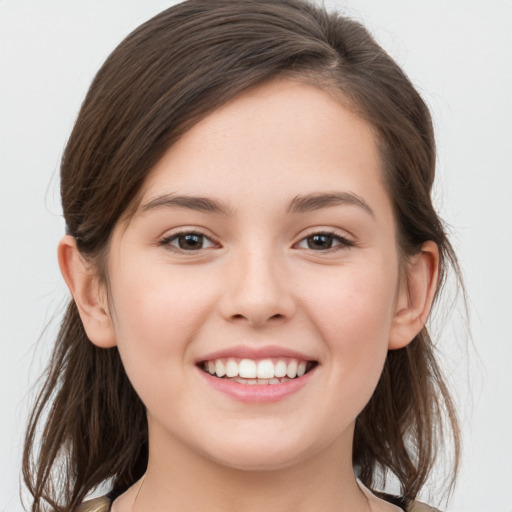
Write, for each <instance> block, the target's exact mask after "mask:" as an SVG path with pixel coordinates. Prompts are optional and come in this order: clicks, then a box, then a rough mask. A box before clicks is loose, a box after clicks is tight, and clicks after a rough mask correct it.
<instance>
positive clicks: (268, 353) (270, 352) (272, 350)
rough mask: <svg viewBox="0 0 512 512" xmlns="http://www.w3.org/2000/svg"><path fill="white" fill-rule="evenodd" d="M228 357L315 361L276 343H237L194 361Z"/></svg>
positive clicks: (313, 358)
mask: <svg viewBox="0 0 512 512" xmlns="http://www.w3.org/2000/svg"><path fill="white" fill-rule="evenodd" d="M228 357H234V358H240V359H267V358H279V357H287V358H292V359H299V360H301V361H316V358H315V357H312V356H310V355H308V354H304V353H303V352H299V351H297V350H292V349H289V348H285V347H280V346H278V345H263V346H260V347H251V346H248V345H237V346H235V347H228V348H224V349H221V350H216V351H215V352H210V353H208V354H206V355H204V356H202V357H200V358H199V359H197V360H196V363H201V362H203V361H212V360H214V359H225V358H228Z"/></svg>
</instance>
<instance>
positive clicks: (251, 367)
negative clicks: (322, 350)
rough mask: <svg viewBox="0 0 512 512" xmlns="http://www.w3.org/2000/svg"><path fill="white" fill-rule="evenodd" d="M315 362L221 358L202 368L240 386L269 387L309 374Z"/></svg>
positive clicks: (292, 359) (203, 363)
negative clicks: (269, 385)
mask: <svg viewBox="0 0 512 512" xmlns="http://www.w3.org/2000/svg"><path fill="white" fill-rule="evenodd" d="M316 364H317V363H316V362H314V361H305V360H300V359H295V358H265V359H259V360H258V359H247V358H245V359H240V358H234V357H229V358H220V359H212V360H208V361H203V362H202V363H201V364H200V365H199V366H200V368H201V369H202V370H203V371H204V372H206V373H208V374H210V375H212V376H214V377H218V378H221V379H225V380H232V381H234V382H237V383H239V384H248V385H267V384H282V383H284V382H288V381H290V380H293V379H297V378H300V377H302V376H303V375H305V374H306V373H308V372H309V371H310V370H311V369H312V368H313V367H314V366H316Z"/></svg>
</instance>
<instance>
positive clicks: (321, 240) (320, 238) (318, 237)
mask: <svg viewBox="0 0 512 512" xmlns="http://www.w3.org/2000/svg"><path fill="white" fill-rule="evenodd" d="M353 245H354V244H353V243H352V242H351V241H350V240H347V239H346V238H344V237H342V236H340V235H337V234H335V233H313V234H311V235H309V236H307V237H306V238H303V239H302V240H301V241H300V242H299V243H298V244H297V247H299V248H300V249H311V250H313V251H329V250H330V249H336V248H337V247H339V248H340V249H341V248H343V247H351V246H353Z"/></svg>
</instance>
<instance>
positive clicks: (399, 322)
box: [388, 241, 439, 350]
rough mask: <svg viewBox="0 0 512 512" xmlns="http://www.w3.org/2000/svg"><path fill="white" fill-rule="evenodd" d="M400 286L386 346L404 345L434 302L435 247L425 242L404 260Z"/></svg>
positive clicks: (424, 321)
mask: <svg viewBox="0 0 512 512" xmlns="http://www.w3.org/2000/svg"><path fill="white" fill-rule="evenodd" d="M406 274H407V275H406V276H405V278H404V283H403V285H402V286H401V287H400V290H399V293H398V298H397V306H396V310H395V315H394V318H393V324H392V326H391V333H390V337H389V344H388V347H389V349H390V350H396V349H399V348H403V347H405V346H406V345H408V344H409V343H410V342H411V341H412V340H413V339H414V337H415V336H416V335H417V334H418V333H419V332H420V331H421V329H423V327H424V326H425V323H426V321H427V318H428V315H429V313H430V309H431V307H432V303H433V301H434V297H435V293H436V289H437V284H438V279H439V249H438V247H437V245H436V244H435V243H434V242H432V241H428V242H425V243H424V244H423V245H422V247H421V250H420V251H419V252H418V253H417V254H415V255H414V256H413V257H412V258H411V259H410V260H409V261H408V263H407V266H406Z"/></svg>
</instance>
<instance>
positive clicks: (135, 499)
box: [130, 473, 146, 512]
mask: <svg viewBox="0 0 512 512" xmlns="http://www.w3.org/2000/svg"><path fill="white" fill-rule="evenodd" d="M145 478H146V473H144V476H143V477H142V480H141V482H140V485H139V489H138V491H137V494H136V495H135V498H134V499H133V504H132V508H131V510H130V512H133V511H134V510H135V503H137V498H138V497H139V494H140V490H141V489H142V486H143V485H144V480H145Z"/></svg>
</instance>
